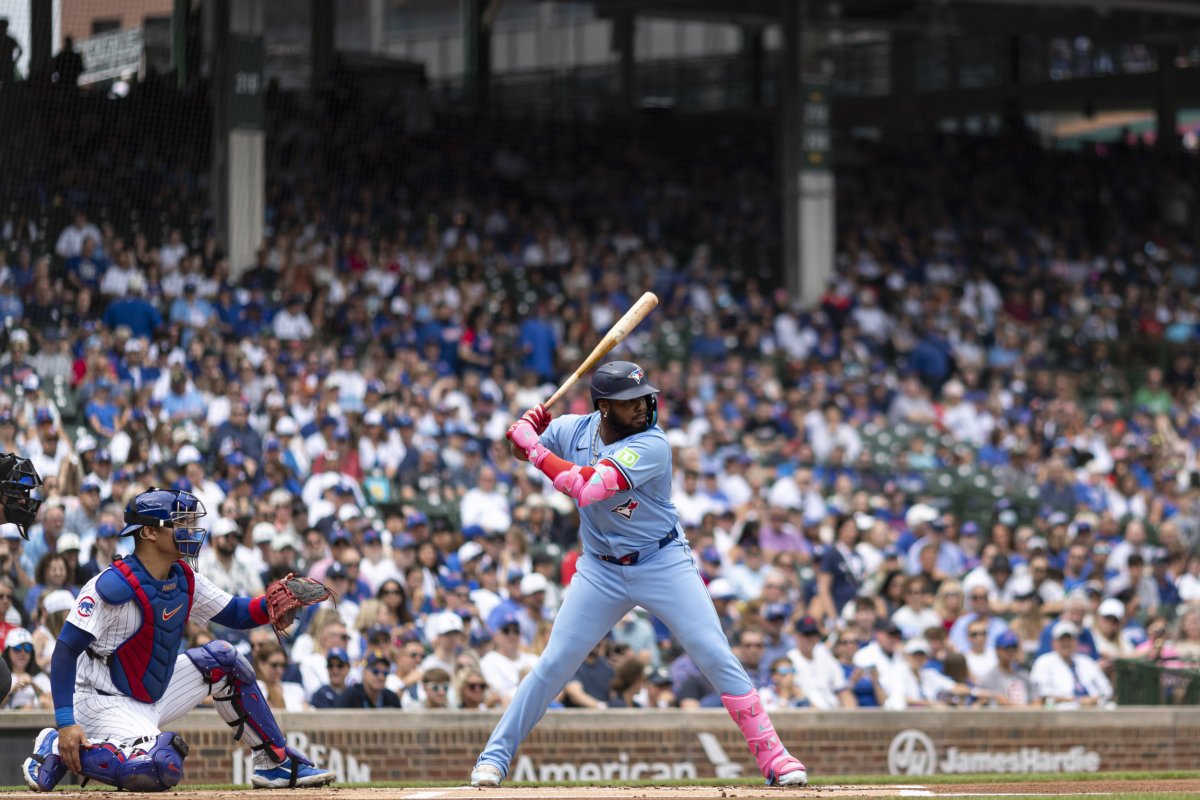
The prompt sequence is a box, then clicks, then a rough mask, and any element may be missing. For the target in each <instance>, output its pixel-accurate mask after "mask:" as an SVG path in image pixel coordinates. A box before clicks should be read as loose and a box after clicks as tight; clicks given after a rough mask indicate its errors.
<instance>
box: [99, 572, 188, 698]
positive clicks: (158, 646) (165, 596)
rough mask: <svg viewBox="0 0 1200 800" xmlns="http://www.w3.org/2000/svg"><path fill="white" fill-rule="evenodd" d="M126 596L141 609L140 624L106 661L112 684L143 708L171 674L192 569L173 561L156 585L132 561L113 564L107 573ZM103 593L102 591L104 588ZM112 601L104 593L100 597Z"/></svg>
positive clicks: (158, 695)
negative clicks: (141, 704)
mask: <svg viewBox="0 0 1200 800" xmlns="http://www.w3.org/2000/svg"><path fill="white" fill-rule="evenodd" d="M109 574H110V575H112V576H113V577H112V578H108V580H109V581H112V580H114V579H115V578H116V577H117V576H119V579H121V580H122V581H123V582H124V583H125V584H126V585H127V587H128V588H126V590H125V591H126V592H127V593H131V596H130V597H129V601H128V602H134V603H137V604H138V605H139V606H140V607H141V609H142V624H141V627H140V628H138V629H137V630H136V631H135V632H134V634H133V635H132V636H130V637H129V638H128V639H126V640H125V641H124V642H123V643H121V645H120V646H118V647H117V649H116V650H114V651H113V654H112V656H110V658H109V662H108V666H109V671H110V672H111V673H112V679H113V683H114V684H115V685H116V686H117V688H118V689H120V690H121V691H122V692H123V693H125V694H127V695H129V696H130V697H132V698H133V699H135V700H140V701H141V702H143V703H155V702H158V700H159V699H160V698H161V697H162V696H163V692H165V691H166V689H167V685H168V684H170V682H171V676H172V675H173V674H174V672H175V659H176V657H177V656H178V655H179V643H180V641H181V640H182V639H183V636H184V633H185V632H186V631H187V621H188V617H189V616H191V613H192V599H193V595H194V594H195V591H196V578H195V573H193V572H192V568H191V567H189V566H188V565H187V564H185V563H184V562H183V561H176V562H175V564H174V565H173V566H172V567H171V574H170V575H168V576H167V579H166V580H165V581H159V580H155V579H154V578H153V577H151V575H150V573H148V572H147V571H146V568H145V567H144V566H142V563H141V562H140V561H138V560H137V559H136V558H131V559H121V560H118V561H114V562H113V564H112V568H111V569H110V570H109ZM105 588H107V587H105ZM102 593H103V594H106V595H108V596H111V595H110V594H109V593H108V592H102Z"/></svg>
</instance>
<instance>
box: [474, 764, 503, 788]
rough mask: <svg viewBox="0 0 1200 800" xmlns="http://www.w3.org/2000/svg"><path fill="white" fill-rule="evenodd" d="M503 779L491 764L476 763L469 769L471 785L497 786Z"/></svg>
mask: <svg viewBox="0 0 1200 800" xmlns="http://www.w3.org/2000/svg"><path fill="white" fill-rule="evenodd" d="M503 779H504V776H503V775H501V774H500V770H499V769H497V768H496V767H493V766H492V765H491V764H486V763H484V764H476V765H475V769H473V770H471V785H472V786H483V787H488V786H499V785H500V781H501V780H503Z"/></svg>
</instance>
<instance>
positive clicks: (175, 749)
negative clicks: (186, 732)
mask: <svg viewBox="0 0 1200 800" xmlns="http://www.w3.org/2000/svg"><path fill="white" fill-rule="evenodd" d="M187 754H188V746H187V742H185V741H184V740H183V737H182V736H180V735H179V734H177V733H170V732H168V733H160V734H159V735H158V736H156V737H155V738H154V740H153V744H151V745H150V748H149V749H148V750H142V749H140V748H139V747H138V746H137V745H135V746H134V750H133V752H132V753H130V754H129V755H128V756H126V755H125V754H124V753H123V752H122V751H121V750H120V748H118V747H117V746H116V745H113V744H111V743H108V742H105V743H103V744H99V745H96V746H95V747H90V748H83V749H80V751H79V761H80V766H81V767H82V770H81V771H82V773H83V775H84V777H86V778H94V779H96V780H98V781H101V782H102V783H107V784H109V785H111V786H115V787H117V788H118V789H124V790H126V791H130V792H162V791H165V790H167V789H170V788H172V787H173V786H175V785H176V784H178V783H179V781H180V780H182V779H183V760H184V759H185V758H187Z"/></svg>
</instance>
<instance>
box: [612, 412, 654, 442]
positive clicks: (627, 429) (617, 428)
mask: <svg viewBox="0 0 1200 800" xmlns="http://www.w3.org/2000/svg"><path fill="white" fill-rule="evenodd" d="M607 422H608V429H609V430H610V431H612V432H613V433H614V434H615V435H616V437H617V439H628V438H629V437H630V436H633V435H634V434H635V433H641V432H642V431H644V430H646V425H645V423H643V424H642V426H641V427H635V426H633V425H624V424H622V423H620V422H617V421H616V420H615V419H613V418H609V419H608V420H607ZM610 444H611V443H610Z"/></svg>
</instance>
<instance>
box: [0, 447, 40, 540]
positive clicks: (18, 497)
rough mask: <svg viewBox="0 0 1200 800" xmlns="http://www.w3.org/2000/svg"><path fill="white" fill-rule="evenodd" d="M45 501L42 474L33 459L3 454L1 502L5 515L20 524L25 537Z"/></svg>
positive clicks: (1, 455) (0, 483) (9, 519)
mask: <svg viewBox="0 0 1200 800" xmlns="http://www.w3.org/2000/svg"><path fill="white" fill-rule="evenodd" d="M42 500H43V497H42V477H41V476H40V475H38V473H37V470H36V469H35V468H34V466H33V462H32V461H30V460H29V459H28V458H24V457H23V456H18V455H16V454H15V453H3V454H0V505H3V506H4V518H5V519H6V520H8V521H9V522H11V523H12V524H14V525H16V526H17V532H18V533H20V534H21V536H22V538H25V539H28V538H29V526H30V525H32V524H33V521H34V520H35V519H36V518H37V513H38V509H39V508H41V505H42Z"/></svg>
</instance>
